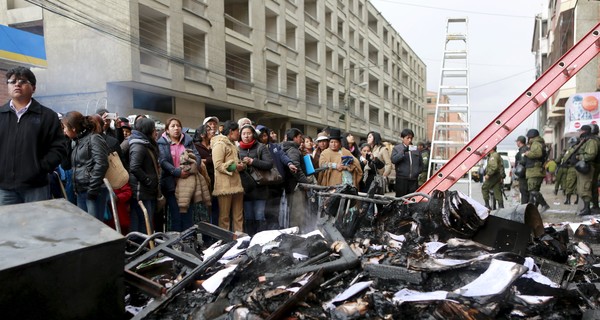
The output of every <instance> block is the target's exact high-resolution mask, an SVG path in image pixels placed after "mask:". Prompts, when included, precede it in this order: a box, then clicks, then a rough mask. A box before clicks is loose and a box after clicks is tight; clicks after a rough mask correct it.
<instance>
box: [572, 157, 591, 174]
mask: <svg viewBox="0 0 600 320" xmlns="http://www.w3.org/2000/svg"><path fill="white" fill-rule="evenodd" d="M575 170H577V171H578V172H579V173H583V174H586V173H589V172H590V165H589V164H588V163H587V162H585V161H583V160H579V161H577V163H576V164H575Z"/></svg>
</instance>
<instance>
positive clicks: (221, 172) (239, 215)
mask: <svg viewBox="0 0 600 320" xmlns="http://www.w3.org/2000/svg"><path fill="white" fill-rule="evenodd" d="M239 139H240V129H239V127H238V124H237V123H236V122H235V121H231V120H227V121H225V123H224V124H223V130H221V134H220V135H218V136H215V137H214V138H212V139H211V141H210V147H211V148H212V154H213V162H214V165H215V189H214V190H213V195H214V196H215V197H217V199H218V200H219V227H221V228H223V229H225V230H230V227H231V221H232V220H233V231H234V232H236V231H239V232H243V231H244V208H243V205H244V188H243V187H242V180H241V178H240V171H244V170H245V169H246V165H244V163H243V162H242V161H241V160H240V159H239V156H238V148H237V147H236V146H235V143H236V142H237V141H239Z"/></svg>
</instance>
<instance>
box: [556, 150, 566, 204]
mask: <svg viewBox="0 0 600 320" xmlns="http://www.w3.org/2000/svg"><path fill="white" fill-rule="evenodd" d="M566 151H567V150H566V149H565V150H563V152H562V154H561V155H560V156H559V157H558V159H556V164H557V165H558V168H557V170H556V181H555V182H554V194H555V195H556V194H558V190H559V189H562V190H565V178H566V176H567V168H566V167H565V166H563V164H562V162H563V159H564V157H565V152H566Z"/></svg>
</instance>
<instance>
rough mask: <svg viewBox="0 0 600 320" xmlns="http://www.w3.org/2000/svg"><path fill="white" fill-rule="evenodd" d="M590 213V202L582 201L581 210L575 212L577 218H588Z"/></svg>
mask: <svg viewBox="0 0 600 320" xmlns="http://www.w3.org/2000/svg"><path fill="white" fill-rule="evenodd" d="M591 214H592V213H591V212H590V202H589V201H586V200H585V199H583V209H581V211H579V212H577V215H578V216H589V215H591Z"/></svg>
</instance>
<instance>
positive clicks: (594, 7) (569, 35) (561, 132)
mask: <svg viewBox="0 0 600 320" xmlns="http://www.w3.org/2000/svg"><path fill="white" fill-rule="evenodd" d="M545 4H546V8H547V10H545V11H544V12H542V13H540V14H539V15H538V16H537V19H536V23H535V26H534V33H533V42H532V51H533V52H534V53H535V55H536V69H537V76H538V77H539V76H541V75H542V73H543V72H544V71H546V70H547V69H548V67H550V66H552V65H553V64H554V63H556V62H557V61H558V60H559V59H560V57H561V56H562V55H564V54H565V53H566V52H567V51H568V50H569V49H570V48H571V47H572V46H573V44H575V43H576V42H577V41H579V40H580V39H581V38H582V37H583V36H585V34H587V32H589V30H590V29H591V28H592V27H593V26H594V25H596V24H597V23H598V21H600V2H599V1H573V0H549V1H546V2H545ZM599 77H600V72H599V58H598V57H596V58H594V59H593V60H592V61H590V63H588V64H587V65H586V66H585V67H584V68H583V69H581V70H580V71H579V72H578V73H577V74H575V76H574V77H573V78H571V79H570V80H569V81H568V82H567V83H566V84H565V85H564V86H562V88H560V89H559V90H558V91H557V92H556V93H555V94H554V95H553V96H551V97H550V98H549V99H548V100H547V101H546V102H545V103H544V105H543V106H542V107H540V109H539V121H540V122H539V124H538V127H539V128H540V129H541V130H540V133H543V134H544V139H545V140H546V143H549V144H551V145H552V146H553V150H554V154H553V155H554V156H556V155H557V154H559V153H560V151H561V150H562V149H563V148H565V146H566V144H567V140H568V135H569V134H571V135H576V134H577V133H576V132H573V133H567V134H565V103H566V102H567V100H568V99H569V97H570V96H571V95H574V94H576V93H582V92H595V91H599V90H600V80H599ZM567 115H568V113H567Z"/></svg>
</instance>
